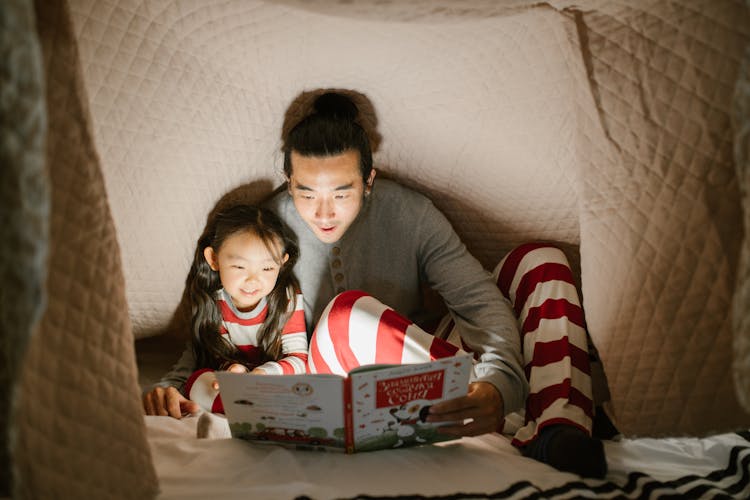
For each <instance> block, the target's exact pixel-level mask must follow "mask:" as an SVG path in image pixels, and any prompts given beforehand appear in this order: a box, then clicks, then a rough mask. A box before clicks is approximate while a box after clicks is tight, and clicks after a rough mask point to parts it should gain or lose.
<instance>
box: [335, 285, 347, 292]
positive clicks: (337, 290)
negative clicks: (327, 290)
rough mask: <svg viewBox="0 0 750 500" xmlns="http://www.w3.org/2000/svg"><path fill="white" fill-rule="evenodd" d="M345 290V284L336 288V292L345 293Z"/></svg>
mask: <svg viewBox="0 0 750 500" xmlns="http://www.w3.org/2000/svg"><path fill="white" fill-rule="evenodd" d="M344 290H346V288H344V287H343V286H340V287H338V288H337V289H336V293H343V292H344Z"/></svg>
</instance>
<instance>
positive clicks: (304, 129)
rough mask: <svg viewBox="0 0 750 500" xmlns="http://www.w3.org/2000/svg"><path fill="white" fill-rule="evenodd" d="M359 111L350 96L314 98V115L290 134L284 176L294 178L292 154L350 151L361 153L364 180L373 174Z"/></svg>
mask: <svg viewBox="0 0 750 500" xmlns="http://www.w3.org/2000/svg"><path fill="white" fill-rule="evenodd" d="M358 115H359V110H358V109H357V106H356V105H355V104H354V102H353V101H352V100H351V99H350V98H349V97H347V96H345V95H343V94H339V93H337V92H326V93H325V94H322V95H320V96H318V97H317V98H316V99H315V103H314V105H313V112H312V113H310V114H309V115H308V116H307V117H306V118H304V119H303V120H301V121H300V122H299V123H298V124H297V125H295V126H294V128H292V129H291V130H290V131H289V135H288V136H287V138H286V140H285V142H284V146H283V148H282V151H283V152H284V174H286V176H287V178H288V177H291V175H292V159H291V156H292V151H296V152H297V153H299V154H301V155H302V156H334V155H337V154H341V153H344V152H346V151H348V150H350V149H354V150H355V151H358V152H359V168H360V171H361V173H362V180H363V181H364V182H367V179H368V178H369V177H370V172H371V171H372V150H371V149H370V139H369V138H368V136H367V133H365V130H364V129H363V128H362V126H360V125H359V124H358V123H357V122H356V120H357V117H358Z"/></svg>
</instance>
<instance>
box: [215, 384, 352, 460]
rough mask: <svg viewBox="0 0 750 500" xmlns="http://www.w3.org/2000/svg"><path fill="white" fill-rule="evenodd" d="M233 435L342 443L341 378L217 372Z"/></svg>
mask: <svg viewBox="0 0 750 500" xmlns="http://www.w3.org/2000/svg"><path fill="white" fill-rule="evenodd" d="M216 376H217V378H218V380H219V386H220V394H221V399H222V402H223V403H224V411H225V413H226V416H227V418H228V419H229V427H230V429H231V431H232V436H233V437H237V438H241V439H248V440H255V441H272V442H276V443H282V444H288V445H292V446H295V445H296V446H305V445H309V446H325V447H336V448H343V447H344V403H343V390H344V389H343V387H344V379H343V378H342V377H339V376H336V375H253V374H250V373H229V372H217V373H216Z"/></svg>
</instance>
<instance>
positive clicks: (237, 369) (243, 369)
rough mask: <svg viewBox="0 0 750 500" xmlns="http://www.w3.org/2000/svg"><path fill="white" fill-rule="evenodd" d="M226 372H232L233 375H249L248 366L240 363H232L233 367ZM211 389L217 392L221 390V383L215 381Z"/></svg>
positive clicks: (228, 367)
mask: <svg viewBox="0 0 750 500" xmlns="http://www.w3.org/2000/svg"><path fill="white" fill-rule="evenodd" d="M226 371H228V372H232V373H247V372H248V370H247V366H245V365H243V364H240V363H232V364H231V365H229V366H227V369H226ZM211 387H213V388H214V390H215V391H218V390H219V381H218V380H214V381H213V383H212V384H211Z"/></svg>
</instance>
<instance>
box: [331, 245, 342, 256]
mask: <svg viewBox="0 0 750 500" xmlns="http://www.w3.org/2000/svg"><path fill="white" fill-rule="evenodd" d="M331 253H332V254H333V255H339V254H341V248H339V247H333V248H332V249H331Z"/></svg>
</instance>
